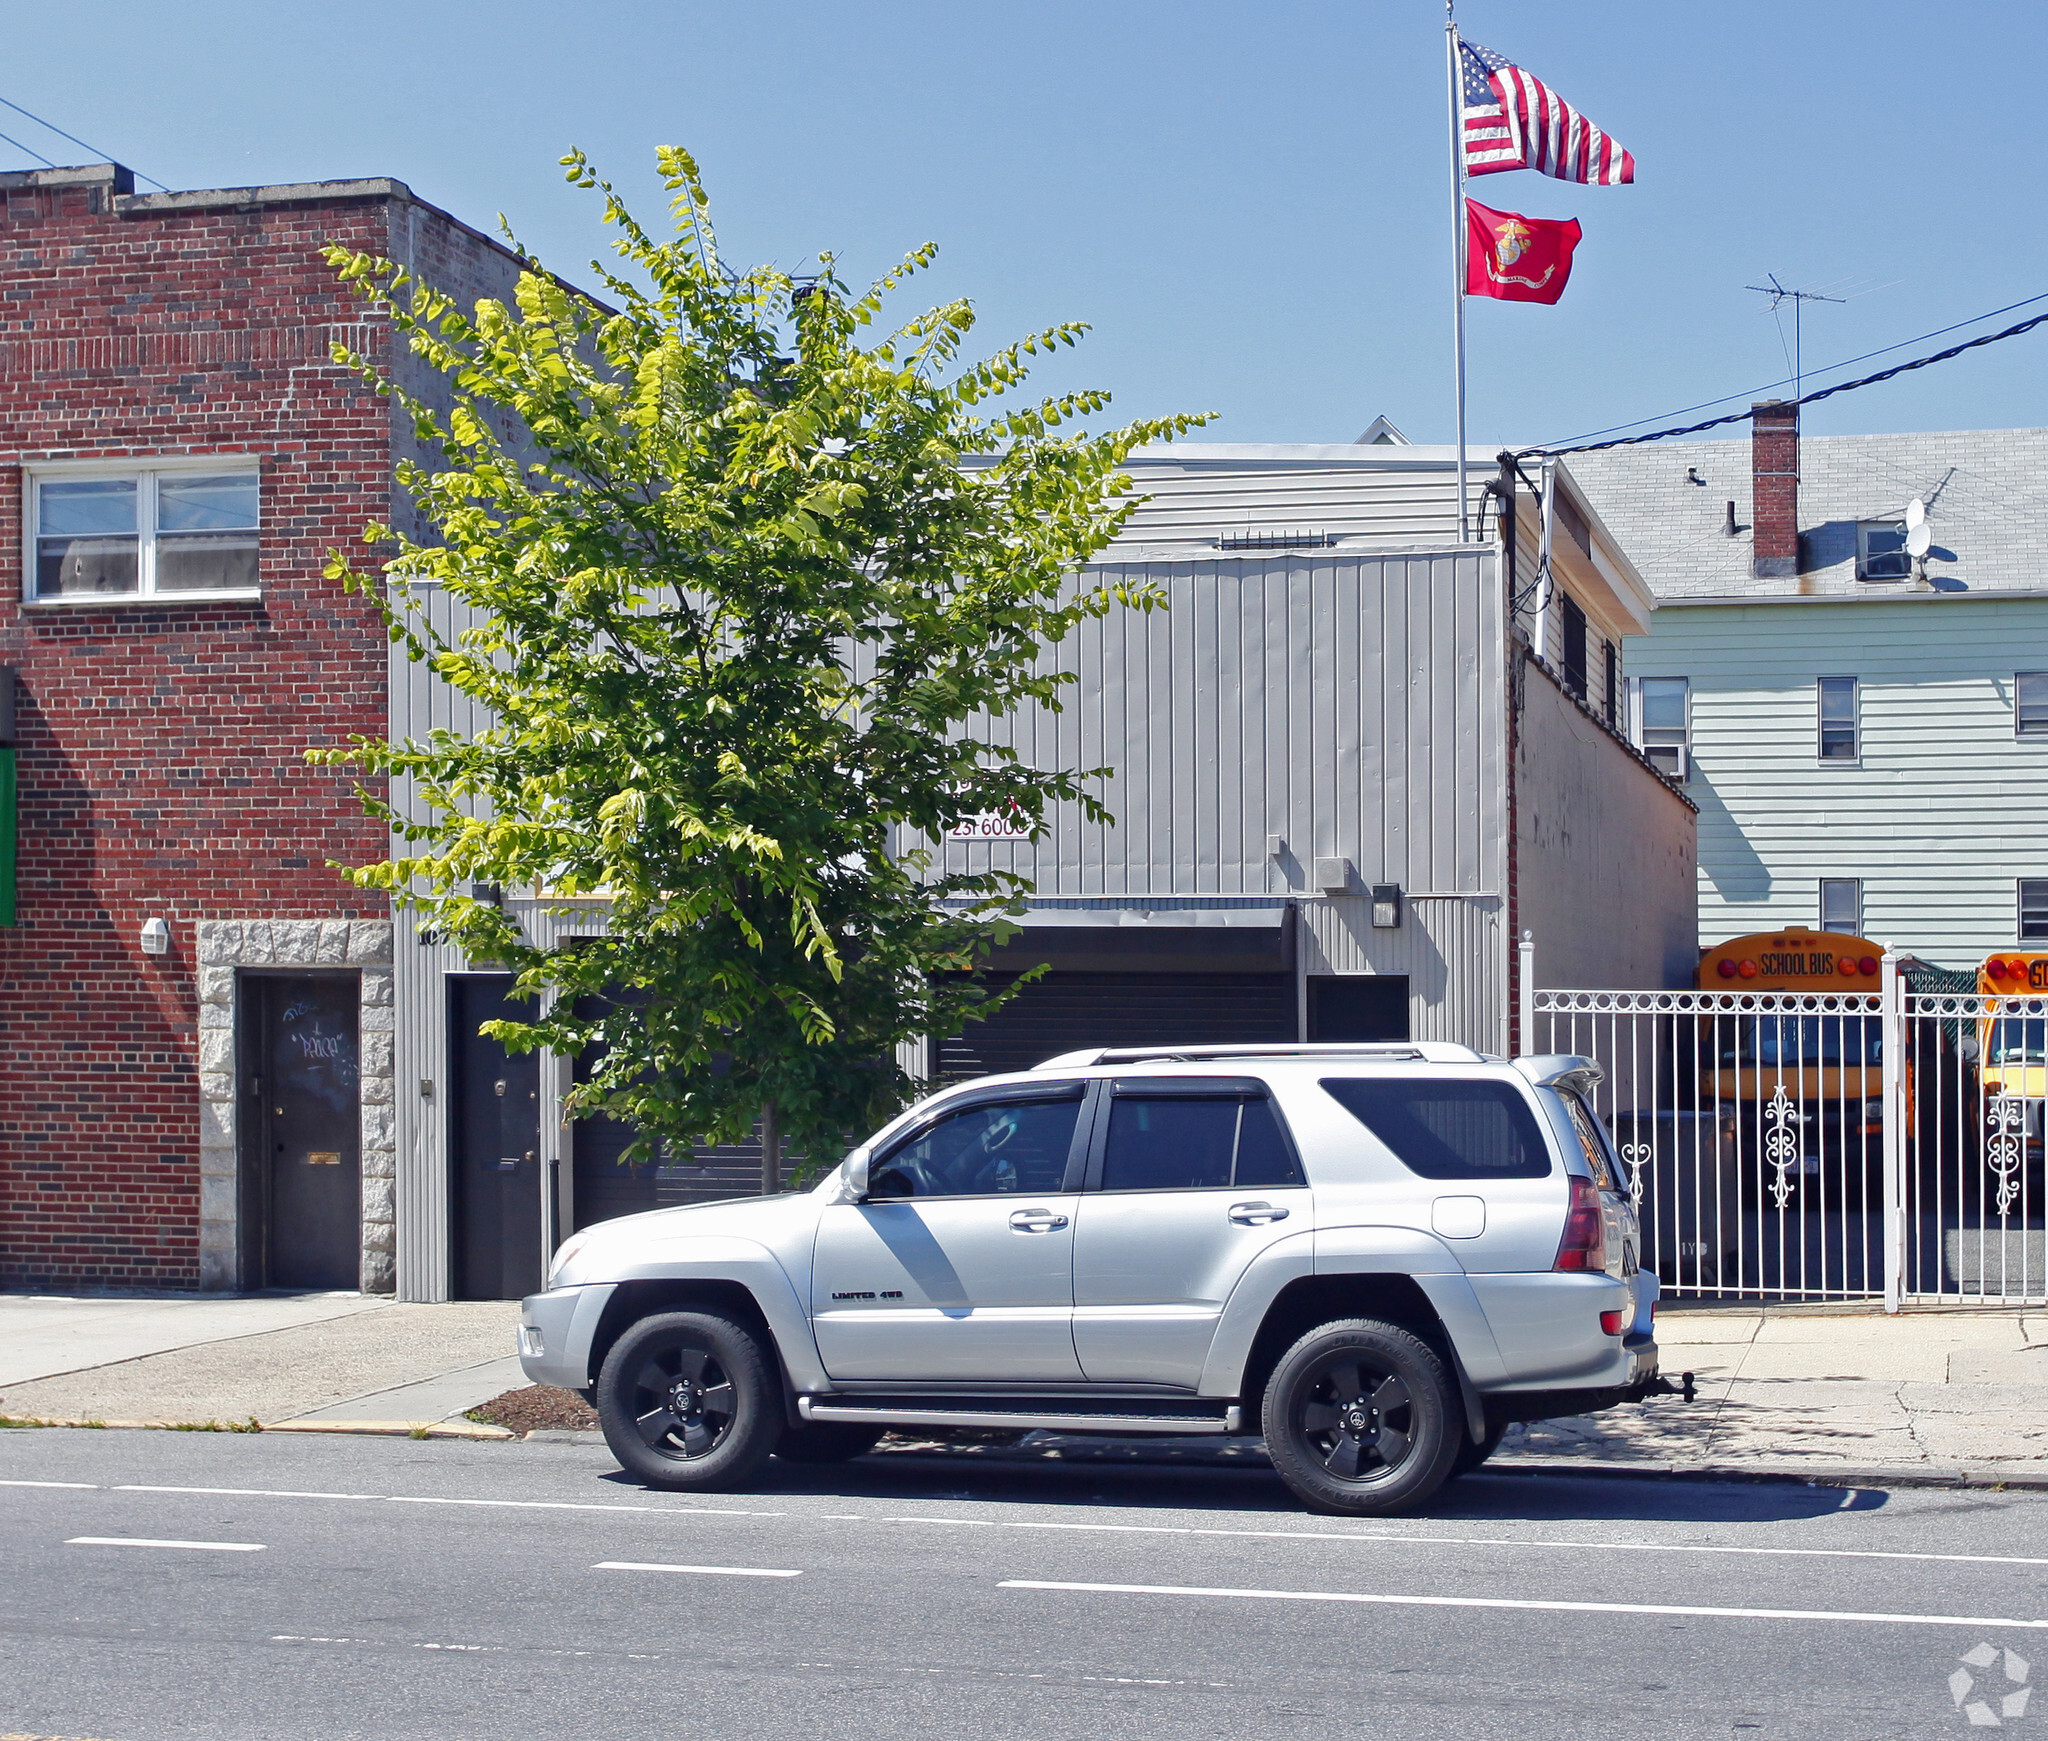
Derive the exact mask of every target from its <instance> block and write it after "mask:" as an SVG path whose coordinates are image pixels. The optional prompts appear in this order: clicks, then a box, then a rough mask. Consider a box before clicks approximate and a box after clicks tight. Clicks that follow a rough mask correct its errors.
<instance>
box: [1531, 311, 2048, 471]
mask: <svg viewBox="0 0 2048 1741" xmlns="http://www.w3.org/2000/svg"><path fill="white" fill-rule="evenodd" d="M2028 300H2029V301H2031V302H2040V301H2041V300H2043V298H2042V297H2039V296H2035V297H2030V298H2028ZM2013 306H2014V307H2015V308H2018V307H2022V306H2024V305H2023V304H2020V303H2014V304H2013ZM1979 318H1982V317H1981V316H1980V317H1979ZM1962 324H1963V325H1965V326H1967V325H1969V324H1970V323H1969V322H1968V321H1965V322H1963V323H1962ZM2043 324H2048V314H2037V315H2035V316H2034V317H2033V319H2031V320H2023V321H2021V322H2020V323H2019V325H2018V326H2009V327H2007V328H2006V329H2005V330H2004V331H2003V332H1990V333H1986V334H1984V335H1983V337H1981V338H1974V339H1966V340H1964V341H1963V343H1961V344H1959V345H1950V346H1949V348H1948V349H1947V350H1945V351H1936V352H1935V353H1934V355H1932V356H1931V357H1915V358H1914V359H1913V360H1912V361H1911V362H1909V363H1899V364H1896V365H1894V366H1893V367H1891V368H1889V369H1880V370H1879V371H1878V372H1877V373H1876V374H1874V375H1865V376H1863V377H1862V378H1861V379H1860V380H1855V381H1838V382H1837V383H1836V384H1835V385H1834V386H1832V387H1823V388H1821V390H1820V391H1819V392H1817V393H1807V394H1804V395H1802V396H1801V397H1800V398H1797V399H1791V400H1787V401H1786V403H1787V404H1788V405H1790V406H1794V407H1796V406H1800V405H1811V404H1814V403H1815V402H1816V401H1818V400H1821V399H1832V398H1833V397H1834V396H1835V395H1836V394H1837V393H1853V392H1855V390H1856V389H1857V388H1858V387H1874V386H1876V385H1877V383H1878V382H1880V381H1889V380H1890V379H1892V377H1893V376H1895V375H1906V374H1910V373H1912V371H1913V370H1915V369H1924V368H1927V367H1928V366H1929V365H1930V364H1933V363H1945V362H1947V361H1948V360H1949V359H1950V358H1951V357H1959V356H1961V355H1962V354H1963V353H1964V352H1965V351H1974V350H1975V349H1977V347H1978V346H1979V345H1995V344H1997V343H1998V342H1999V340H2001V339H2015V338H2018V337H2019V336H2020V334H2021V333H2024V332H2032V331H2033V330H2034V328H2035V327H2037V326H2041V325H2043ZM1951 330H1953V329H1951ZM1906 342H1907V343H1908V344H1910V343H1912V342H1913V341H1912V340H1910V339H1909V340H1907V341H1906ZM1891 348H1892V349H1893V350H1896V349H1898V347H1897V346H1896V345H1894V346H1892V347H1891ZM1872 354H1873V355H1875V354H1876V353H1874V352H1873V353H1872ZM1749 419H1750V414H1749V412H1747V411H1734V412H1730V413H1729V414H1728V415H1727V416H1726V417H1710V418H1708V419H1707V420H1706V422H1704V423H1690V424H1687V425H1685V426H1684V427H1683V428H1680V429H1656V430H1652V431H1651V432H1650V433H1649V434H1648V435H1626V436H1622V437H1621V438H1619V439H1618V440H1615V441H1589V442H1583V443H1581V444H1580V445H1578V446H1576V447H1525V448H1522V449H1520V450H1519V451H1518V452H1517V453H1516V454H1515V456H1514V457H1515V458H1516V459H1554V458H1556V457H1558V456H1559V455H1562V454H1567V453H1599V452H1602V451H1604V450H1605V449H1607V448H1610V447H1639V446H1641V445H1642V443H1644V442H1646V441H1663V440H1665V439H1666V438H1668V437H1670V436H1674V435H1698V434H1699V433H1700V432H1701V431H1702V430H1707V429H1719V428H1720V427H1721V426H1722V425H1723V424H1726V423H1747V422H1748V421H1749Z"/></svg>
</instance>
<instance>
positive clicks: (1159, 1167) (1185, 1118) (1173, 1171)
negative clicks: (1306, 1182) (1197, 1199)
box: [1102, 1094, 1301, 1191]
mask: <svg viewBox="0 0 2048 1741" xmlns="http://www.w3.org/2000/svg"><path fill="white" fill-rule="evenodd" d="M1300 1183H1301V1169H1300V1167H1299V1166H1298V1165H1297V1164H1296V1162H1295V1159H1294V1153H1293V1151H1292V1150H1291V1149H1290V1148H1289V1147H1288V1146H1287V1140H1286V1138H1285V1137H1283V1136H1282V1135H1281V1132H1280V1123H1279V1120H1278V1119H1277V1118H1276V1117H1275V1116H1274V1114H1273V1108H1272V1105H1271V1103H1270V1102H1268V1101H1266V1100H1264V1099H1259V1100H1249V1099H1245V1100H1239V1099H1224V1098H1221V1097H1216V1098H1209V1099H1199V1100H1197V1099H1187V1100H1176V1099H1171V1098H1165V1097H1154V1096H1150V1095H1146V1096H1136V1095H1126V1094H1120V1095H1118V1096H1117V1097H1116V1099H1115V1100H1114V1101H1113V1102H1111V1104H1110V1112H1109V1137H1108V1141H1107V1143H1106V1144H1105V1146H1104V1149H1103V1157H1102V1188H1103V1189H1104V1190H1105V1191H1202V1190H1215V1189H1222V1188H1223V1187H1226V1186H1232V1185H1235V1186H1238V1187H1249V1186H1253V1185H1299V1184H1300Z"/></svg>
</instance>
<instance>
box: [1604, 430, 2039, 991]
mask: <svg viewBox="0 0 2048 1741" xmlns="http://www.w3.org/2000/svg"><path fill="white" fill-rule="evenodd" d="M1758 412H1759V414H1758V415H1757V416H1756V418H1755V419H1754V421H1753V425H1752V438H1751V440H1750V441H1748V442H1743V441H1739V440H1737V441H1695V442H1670V443H1662V444H1653V445H1649V446H1644V447H1637V448H1621V449H1616V450H1613V451H1610V452H1607V453H1598V454H1578V455H1574V456H1573V457H1572V458H1571V460H1570V461H1569V464H1570V466H1571V470H1572V473H1573V475H1574V476H1575V477H1576V478H1577V479H1578V480H1579V482H1580V483H1581V485H1582V486H1583V488H1584V490H1585V493H1586V495H1587V497H1588V498H1589V499H1590V500H1591V501H1592V503H1593V504H1594V506H1595V507H1596V508H1597V509H1598V511H1599V514H1600V516H1601V518H1602V520H1603V521H1604V522H1605V523H1606V525H1607V527H1608V528H1609V529H1610V530H1611V531H1612V533H1613V534H1614V536H1615V538H1616V539H1617V541H1618V542H1619V543H1620V544H1621V545H1622V546H1623V547H1624V548H1625V549H1626V550H1627V551H1628V552H1629V554H1630V556H1631V557H1632V558H1633V560H1634V562H1635V565H1636V567H1637V569H1638V570H1639V571H1640V572H1641V574H1642V575H1643V577H1644V579H1645V580H1646V581H1647V582H1648V584H1649V586H1650V589H1651V591H1652V592H1653V593H1654V594H1655V595H1656V598H1657V605H1658V608H1657V611H1656V613H1655V616H1654V618H1653V620H1652V624H1651V629H1650V633H1649V634H1648V635H1646V636H1643V637H1641V638H1639V639H1632V640H1629V641H1627V642H1625V643H1624V648H1625V675H1626V678H1627V687H1628V706H1629V729H1630V733H1631V735H1632V736H1633V738H1634V739H1635V741H1636V742H1637V743H1638V744H1639V745H1641V746H1642V748H1643V749H1644V751H1645V753H1646V754H1647V755H1648V756H1649V757H1650V758H1651V759H1652V760H1654V761H1656V762H1658V763H1659V764H1660V765H1661V766H1662V767H1663V768H1664V769H1665V770H1666V771H1667V772H1669V773H1671V774H1672V775H1674V776H1675V777H1677V778H1678V779H1679V780H1680V781H1681V782H1682V785H1683V788H1684V791H1685V793H1686V795H1687V796H1688V797H1689V798H1691V799H1692V800H1693V802H1694V803H1696V804H1697V805H1698V806H1699V877H1700V907H1699V914H1700V941H1701V943H1702V944H1703V945H1709V944H1713V943H1716V942H1721V941H1725V940H1726V939H1728V938H1731V937H1737V936H1741V935H1743V934H1745V933H1748V932H1753V931H1763V930H1770V929H1774V928H1776V927H1779V926H1783V925H1788V924H1804V925H1813V926H1819V927H1822V928H1825V929H1828V930H1840V931H1850V932H1857V933H1860V934H1862V935H1865V936H1868V937H1872V938H1875V939H1878V940H1880V941H1890V942H1893V943H1895V944H1896V945H1897V946H1898V947H1899V948H1900V949H1901V950H1902V951H1906V952H1909V953H1911V954H1914V955H1917V956H1919V957H1920V958H1921V959H1922V960H1923V961H1925V962H1927V963H1929V964H1930V965H1936V966H1940V967H1945V968H1950V969H1955V970H1974V967H1975V965H1976V964H1977V963H1978V962H1979V961H1981V960H1982V959H1983V958H1984V956H1985V955H1986V954H1987V953H1989V952H1991V951H1994V950H1998V949H2010V948H2013V947H2014V946H2016V945H2025V946H2029V947H2034V948H2048V828H2044V823H2048V507H2044V500H2048V498H2044V491H2043V486H2042V482H2041V480H2042V477H2043V475H2044V468H2048V429H1990V430H1968V431H1953V432H1943V433H1926V434H1905V435H1839V436H1819V437H1808V438H1806V439H1805V440H1803V441H1802V440H1801V439H1800V436H1799V431H1798V425H1797V421H1796V414H1793V413H1790V412H1789V410H1788V408H1780V407H1775V406H1767V407H1759V408H1758ZM1916 501H1917V502H1918V503H1919V504H1920V506H1921V511H1922V512H1924V516H1925V521H1926V525H1927V530H1928V537H1927V539H1926V543H1927V546H1928V547H1927V549H1926V552H1925V555H1924V557H1916V556H1915V555H1914V554H1913V553H1912V550H1911V548H1910V547H1909V542H1908V532H1909V520H1910V519H1911V518H1913V517H1915V516H1914V515H1913V513H1912V504H1914V503H1915V502H1916ZM1914 542H1916V543H1917V542H1919V541H1918V540H1915V541H1914Z"/></svg>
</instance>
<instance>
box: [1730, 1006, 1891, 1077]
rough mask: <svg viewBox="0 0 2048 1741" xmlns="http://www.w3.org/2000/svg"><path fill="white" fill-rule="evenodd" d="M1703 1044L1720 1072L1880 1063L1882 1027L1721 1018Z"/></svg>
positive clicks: (1865, 1020)
mask: <svg viewBox="0 0 2048 1741" xmlns="http://www.w3.org/2000/svg"><path fill="white" fill-rule="evenodd" d="M1709 1043H1710V1044H1711V1045H1712V1046H1713V1048H1714V1051H1715V1055H1716V1058H1717V1060H1718V1062H1719V1063H1720V1064H1721V1066H1722V1067H1723V1068H1724V1069H1727V1068H1732V1067H1733V1066H1735V1065H1737V1064H1791V1065H1809V1066H1812V1067H1815V1068H1819V1067H1822V1066H1825V1065H1829V1064H1871V1065H1875V1064H1882V1063H1883V1062H1884V1024H1883V1023H1882V1021H1880V1020H1879V1018H1878V1017H1876V1016H1723V1017H1721V1018H1720V1019H1719V1020H1717V1021H1716V1022H1715V1023H1714V1027H1713V1037H1712V1039H1711V1041H1710V1042H1709Z"/></svg>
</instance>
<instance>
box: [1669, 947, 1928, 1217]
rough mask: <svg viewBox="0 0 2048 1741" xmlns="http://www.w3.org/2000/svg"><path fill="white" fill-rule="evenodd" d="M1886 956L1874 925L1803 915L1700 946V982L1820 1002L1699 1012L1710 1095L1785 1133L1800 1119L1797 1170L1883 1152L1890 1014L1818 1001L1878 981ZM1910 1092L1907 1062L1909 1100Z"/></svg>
mask: <svg viewBox="0 0 2048 1741" xmlns="http://www.w3.org/2000/svg"><path fill="white" fill-rule="evenodd" d="M1883 956H1884V948H1883V946H1882V945H1881V944H1877V943H1873V942H1871V941H1870V940H1869V939H1868V938H1867V937H1851V936H1849V935H1847V934H1846V933H1843V932H1838V931H1815V930H1811V929H1809V928H1808V927H1807V926H1804V925H1785V926H1781V927H1779V928H1778V929H1777V930H1775V931H1758V932H1755V933H1753V934H1752V935H1750V936H1747V937H1737V938H1734V939H1732V940H1731V941H1729V942H1726V943H1720V944H1716V945H1715V946H1714V947H1713V948H1712V949H1708V950H1704V951H1703V952H1702V953H1701V955H1700V964H1699V970H1698V977H1697V979H1696V980H1695V982H1694V983H1695V984H1696V985H1697V986H1698V987H1699V989H1700V990H1701V991H1724V992H1762V991H1771V992H1805V993H1809V994H1812V995H1813V997H1814V1000H1815V1004H1816V1007H1814V1008H1811V1009H1803V1008H1798V1007H1794V1008H1790V1009H1783V1010H1774V1011H1771V1012H1768V1013H1765V1012H1757V1013H1754V1014H1752V1013H1748V1012H1744V1013H1740V1014H1717V1015H1713V1016H1705V1015H1703V1016H1702V1017H1701V1018H1700V1040H1701V1045H1700V1076H1701V1080H1700V1091H1701V1094H1702V1098H1703V1099H1704V1097H1705V1096H1706V1095H1708V1094H1711V1095H1713V1096H1714V1098H1715V1099H1716V1100H1717V1101H1718V1102H1719V1103H1720V1104H1721V1105H1723V1106H1724V1107H1728V1108H1730V1109H1731V1110H1732V1111H1734V1112H1736V1113H1738V1114H1740V1116H1741V1117H1742V1118H1743V1120H1744V1121H1745V1122H1749V1121H1755V1120H1760V1121H1761V1122H1762V1123H1768V1124H1770V1125H1771V1126H1772V1128H1773V1131H1774V1132H1776V1131H1782V1132H1783V1133H1784V1135H1785V1136H1786V1137H1789V1136H1791V1135H1792V1132H1793V1127H1794V1126H1795V1125H1796V1127H1797V1137H1798V1144H1799V1148H1798V1153H1799V1156H1800V1159H1801V1162H1802V1165H1801V1166H1800V1169H1799V1170H1800V1172H1801V1173H1802V1174H1804V1175H1807V1176H1809V1177H1811V1176H1814V1175H1817V1174H1818V1173H1819V1171H1820V1167H1819V1162H1820V1161H1821V1159H1822V1158H1823V1157H1826V1158H1828V1159H1846V1160H1858V1159H1860V1160H1862V1161H1864V1162H1866V1163H1870V1164H1872V1165H1875V1164H1877V1163H1879V1162H1880V1161H1881V1159H1882V1150H1883V1135H1884V1024H1883V1022H1882V1020H1881V1019H1880V1018H1879V1016H1878V1013H1877V1010H1876V1008H1875V1007H1874V1005H1873V1007H1872V1008H1870V1009H1869V1010H1868V1011H1864V1010H1862V1009H1860V1008H1852V1009H1850V1010H1847V1011H1842V1010H1834V1011H1824V1010H1822V1009H1820V1008H1819V1007H1817V1006H1818V999H1819V996H1820V994H1822V993H1836V992H1863V993H1875V992H1876V991H1877V988H1878V979H1879V969H1880V966H1881V963H1882V959H1883ZM1781 1090H1782V1091H1783V1098H1782V1100H1781V1098H1780V1091H1781ZM1911 1095H1912V1078H1911V1074H1910V1071H1909V1073H1908V1076H1907V1097H1908V1098H1907V1105H1908V1106H1909V1107H1910V1106H1911V1104H1912V1101H1911ZM1773 1109H1774V1110H1773ZM1759 1128H1760V1129H1761V1124H1760V1125H1759ZM1909 1128H1910V1122H1909ZM1780 1140H1782V1139H1780Z"/></svg>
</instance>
